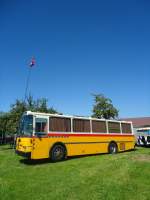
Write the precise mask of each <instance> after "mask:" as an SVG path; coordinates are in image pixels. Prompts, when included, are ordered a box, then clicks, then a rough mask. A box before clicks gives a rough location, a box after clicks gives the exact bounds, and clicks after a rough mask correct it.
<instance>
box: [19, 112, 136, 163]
mask: <svg viewBox="0 0 150 200" xmlns="http://www.w3.org/2000/svg"><path fill="white" fill-rule="evenodd" d="M134 146H135V137H134V134H133V127H132V122H126V121H117V120H105V119H96V118H87V117H78V116H67V115H57V114H47V113H38V112H31V111H27V112H25V113H24V114H23V116H22V118H21V121H20V131H19V135H18V137H17V140H16V153H17V154H19V155H22V156H25V157H27V158H29V159H43V158H50V159H51V160H52V161H54V162H55V161H60V160H63V159H65V158H67V157H68V156H78V155H89V154H99V153H111V154H113V153H117V152H121V151H126V150H130V149H134Z"/></svg>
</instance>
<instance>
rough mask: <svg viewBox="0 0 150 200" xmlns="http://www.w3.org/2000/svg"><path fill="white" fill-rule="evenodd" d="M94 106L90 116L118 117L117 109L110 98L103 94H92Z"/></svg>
mask: <svg viewBox="0 0 150 200" xmlns="http://www.w3.org/2000/svg"><path fill="white" fill-rule="evenodd" d="M93 96H94V106H93V114H92V117H95V118H99V119H101V118H104V119H115V118H117V117H118V112H119V111H118V110H117V109H116V108H115V107H114V106H113V104H112V100H111V99H109V98H107V97H105V96H104V95H103V94H94V95H93Z"/></svg>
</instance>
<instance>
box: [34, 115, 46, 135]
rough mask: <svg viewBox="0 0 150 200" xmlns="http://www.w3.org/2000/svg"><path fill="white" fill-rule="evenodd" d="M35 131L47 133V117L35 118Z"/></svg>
mask: <svg viewBox="0 0 150 200" xmlns="http://www.w3.org/2000/svg"><path fill="white" fill-rule="evenodd" d="M35 132H36V133H41V134H42V133H47V119H45V118H36V119H35Z"/></svg>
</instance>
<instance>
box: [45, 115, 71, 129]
mask: <svg viewBox="0 0 150 200" xmlns="http://www.w3.org/2000/svg"><path fill="white" fill-rule="evenodd" d="M49 130H50V131H58V132H70V131H71V120H70V118H62V117H50V118H49Z"/></svg>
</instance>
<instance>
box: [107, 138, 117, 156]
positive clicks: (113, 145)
mask: <svg viewBox="0 0 150 200" xmlns="http://www.w3.org/2000/svg"><path fill="white" fill-rule="evenodd" d="M108 153H109V154H116V153H118V145H117V142H115V141H110V142H109V144H108Z"/></svg>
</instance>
